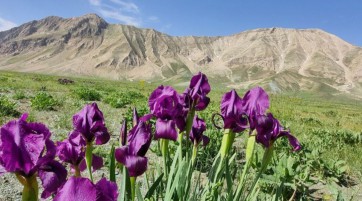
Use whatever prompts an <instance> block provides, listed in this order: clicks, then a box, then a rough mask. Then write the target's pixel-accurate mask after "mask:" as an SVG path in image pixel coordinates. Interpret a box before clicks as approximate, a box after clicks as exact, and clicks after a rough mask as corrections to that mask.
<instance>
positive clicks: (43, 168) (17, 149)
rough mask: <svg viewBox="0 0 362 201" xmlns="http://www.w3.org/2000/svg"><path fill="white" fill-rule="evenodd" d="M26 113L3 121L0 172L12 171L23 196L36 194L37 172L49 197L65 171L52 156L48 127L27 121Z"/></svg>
mask: <svg viewBox="0 0 362 201" xmlns="http://www.w3.org/2000/svg"><path fill="white" fill-rule="evenodd" d="M27 117H28V114H23V115H22V116H21V117H20V118H19V119H18V120H13V121H10V122H8V123H7V124H5V125H4V126H3V127H1V129H0V174H1V172H2V173H5V172H11V173H15V174H16V176H17V178H18V179H19V181H20V182H21V183H22V184H23V185H24V190H25V189H26V188H27V189H29V188H30V189H33V190H32V191H31V192H26V193H23V198H24V196H30V197H37V192H38V186H37V181H36V175H39V177H40V180H41V181H42V185H43V187H44V192H43V193H42V198H47V197H49V196H50V195H51V194H52V193H54V192H55V191H56V190H57V188H58V187H59V186H61V185H62V184H63V183H64V182H65V179H66V176H67V171H66V170H65V168H64V167H63V166H62V165H61V164H60V163H59V162H57V161H55V160H54V158H55V152H56V151H55V150H56V149H55V145H54V143H53V141H51V140H50V136H51V133H50V131H49V129H48V128H47V127H46V126H45V125H44V124H41V123H28V122H26V119H27Z"/></svg>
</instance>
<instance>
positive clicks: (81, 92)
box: [74, 88, 102, 101]
mask: <svg viewBox="0 0 362 201" xmlns="http://www.w3.org/2000/svg"><path fill="white" fill-rule="evenodd" d="M74 93H75V95H76V96H78V98H80V99H82V100H86V101H99V100H101V97H102V96H101V94H100V93H99V92H98V91H96V90H94V89H89V88H79V89H76V90H75V91H74Z"/></svg>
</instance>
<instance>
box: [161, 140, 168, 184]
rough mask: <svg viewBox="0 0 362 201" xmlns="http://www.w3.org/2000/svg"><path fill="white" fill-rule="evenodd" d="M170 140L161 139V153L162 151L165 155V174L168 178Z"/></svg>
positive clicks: (163, 155)
mask: <svg viewBox="0 0 362 201" xmlns="http://www.w3.org/2000/svg"><path fill="white" fill-rule="evenodd" d="M168 141H169V140H167V139H161V153H162V157H163V167H164V169H165V176H166V178H167V177H168V172H169V169H168V166H167V162H168Z"/></svg>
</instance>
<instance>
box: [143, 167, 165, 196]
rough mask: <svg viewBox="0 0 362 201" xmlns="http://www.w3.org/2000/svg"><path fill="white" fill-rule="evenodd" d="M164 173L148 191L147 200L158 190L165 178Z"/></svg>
mask: <svg viewBox="0 0 362 201" xmlns="http://www.w3.org/2000/svg"><path fill="white" fill-rule="evenodd" d="M163 175H164V174H163V173H162V174H161V175H160V176H159V177H158V178H157V179H156V181H155V182H154V183H153V184H152V186H151V187H150V188H149V189H148V191H147V193H146V196H145V199H146V198H151V197H152V195H153V193H154V191H155V190H156V188H157V186H158V185H159V184H160V183H161V181H162V178H163Z"/></svg>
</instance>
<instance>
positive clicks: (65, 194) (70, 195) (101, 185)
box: [54, 177, 118, 201]
mask: <svg viewBox="0 0 362 201" xmlns="http://www.w3.org/2000/svg"><path fill="white" fill-rule="evenodd" d="M117 197H118V192H117V184H116V183H114V182H110V181H107V180H106V179H105V178H102V179H101V180H99V181H98V182H97V184H95V185H94V184H93V183H92V182H91V181H90V180H89V179H87V178H81V177H71V178H69V179H68V181H67V182H66V183H65V184H64V186H63V187H62V188H61V189H60V190H59V192H58V193H57V195H56V196H55V198H54V201H64V200H69V201H72V200H77V201H116V200H117Z"/></svg>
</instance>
